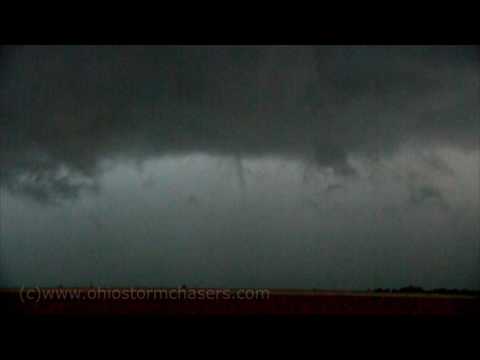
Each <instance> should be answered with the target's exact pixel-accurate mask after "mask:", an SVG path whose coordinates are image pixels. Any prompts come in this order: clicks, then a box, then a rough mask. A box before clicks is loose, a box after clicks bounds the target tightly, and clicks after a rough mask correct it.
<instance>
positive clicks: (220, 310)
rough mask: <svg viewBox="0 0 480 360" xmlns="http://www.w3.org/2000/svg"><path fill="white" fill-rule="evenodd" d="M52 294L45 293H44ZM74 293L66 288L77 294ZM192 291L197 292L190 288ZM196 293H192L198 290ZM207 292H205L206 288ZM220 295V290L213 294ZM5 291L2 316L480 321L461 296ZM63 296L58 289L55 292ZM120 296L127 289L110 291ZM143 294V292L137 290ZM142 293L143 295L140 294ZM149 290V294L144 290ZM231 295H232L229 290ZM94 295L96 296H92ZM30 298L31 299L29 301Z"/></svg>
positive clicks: (478, 311)
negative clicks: (50, 295) (52, 295)
mask: <svg viewBox="0 0 480 360" xmlns="http://www.w3.org/2000/svg"><path fill="white" fill-rule="evenodd" d="M44 290H46V291H50V290H53V289H42V291H44ZM72 290H73V289H62V291H67V292H68V291H72ZM188 290H189V291H192V290H193V289H188ZM198 290H199V289H195V290H193V291H198ZM204 290H205V289H204ZM210 290H212V291H220V290H218V289H210ZM26 291H28V290H25V289H22V290H20V289H3V290H0V302H1V311H2V313H3V314H6V315H12V316H18V315H20V316H25V315H27V316H28V315H33V316H35V315H62V316H63V315H73V316H77V315H81V316H85V315H107V316H109V315H134V316H138V315H161V316H164V315H166V316H170V315H320V316H352V315H353V316H364V315H365V316H417V317H418V316H440V317H463V318H475V319H477V318H479V319H480V298H478V297H473V296H459V295H433V294H384V293H368V292H346V291H345V292H343V291H303V290H269V291H268V292H269V293H268V296H265V295H263V296H258V297H257V299H252V300H246V299H243V300H239V299H232V298H229V299H226V298H221V297H220V298H216V299H198V298H197V299H185V298H183V299H176V300H174V299H158V298H157V299H152V298H150V299H144V300H138V299H135V300H134V299H131V298H128V299H122V298H116V299H112V298H110V299H106V298H105V297H103V298H100V297H99V296H96V298H95V299H92V298H94V297H95V296H92V297H91V298H87V296H86V294H87V293H88V291H92V289H75V291H76V292H77V293H78V294H82V295H81V296H79V297H78V298H75V299H73V300H72V299H59V298H56V299H45V298H43V299H41V298H40V297H41V296H38V297H37V295H38V292H39V291H40V290H38V289H37V290H35V289H33V290H31V291H30V293H28V294H27V293H26ZM56 291H58V289H57V290H56ZM109 291H117V293H119V292H120V291H122V289H115V290H114V289H109ZM135 291H138V290H135ZM140 291H142V290H140ZM144 291H146V290H144ZM226 291H230V290H226ZM92 294H93V293H92ZM27 295H28V296H27Z"/></svg>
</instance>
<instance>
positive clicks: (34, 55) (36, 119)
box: [0, 46, 480, 197]
mask: <svg viewBox="0 0 480 360" xmlns="http://www.w3.org/2000/svg"><path fill="white" fill-rule="evenodd" d="M479 53H480V51H479V48H478V47H473V46H472V47H107V46H105V47H103V46H102V47H99V46H96V47H89V46H71V47H64V46H60V47H23V48H13V49H6V51H4V55H3V59H2V60H3V61H2V64H3V65H2V68H1V73H0V79H1V82H0V91H1V93H0V94H1V97H0V99H1V104H0V105H1V107H0V108H1V114H0V116H1V126H2V129H3V131H2V133H3V134H4V136H3V139H2V140H3V142H2V146H3V149H2V153H3V154H4V155H3V156H2V159H1V161H2V167H3V168H4V169H7V171H6V173H5V172H4V173H3V174H2V177H3V182H5V181H7V182H9V183H12V182H15V181H17V180H18V178H19V174H23V173H25V172H32V171H34V172H35V174H34V175H32V176H33V177H35V178H39V179H40V178H41V179H42V180H38V181H37V183H41V182H42V181H44V182H46V183H48V184H49V185H48V186H49V187H50V188H49V189H46V190H45V191H44V193H48V192H49V191H58V192H59V193H63V194H69V193H71V192H72V191H75V186H74V185H72V184H69V183H68V181H67V180H66V179H63V180H62V179H55V178H54V177H53V178H52V175H51V174H52V172H55V171H57V170H58V167H59V166H61V165H64V166H67V167H68V168H69V169H71V170H72V171H75V172H78V173H81V174H83V175H86V176H92V175H93V174H94V173H95V171H96V166H97V164H98V161H99V159H101V158H104V157H108V156H117V155H135V154H137V155H138V154H142V155H141V156H151V155H153V154H169V153H178V152H187V153H188V152H193V151H203V152H210V153H222V154H237V155H239V156H260V155H265V154H276V155H279V156H283V157H296V158H301V159H304V160H307V161H310V162H313V163H315V164H316V165H318V166H320V167H322V166H330V167H333V168H334V169H335V170H336V171H337V172H338V173H340V174H344V175H350V174H352V173H353V169H352V168H351V167H350V166H349V165H348V164H347V162H346V159H347V156H348V154H350V153H362V154H365V155H367V156H378V154H383V153H389V152H391V151H393V150H395V149H396V148H398V146H399V145H400V144H402V143H403V142H405V141H418V142H421V143H425V142H432V143H448V144H451V145H454V146H460V147H463V148H472V147H473V148H474V147H475V146H477V143H478V142H477V136H478V133H479V122H478V113H479V110H478V109H479V102H478V86H479V76H480V66H479V61H480V60H479V56H480V55H479ZM33 169H35V170H33ZM17 182H18V181H17ZM12 186H13V185H12ZM15 186H17V187H18V186H19V185H18V184H17V185H15ZM25 191H31V192H32V191H33V193H35V191H36V190H34V189H32V188H31V186H30V187H29V186H27V185H26V186H25ZM37 196H40V197H41V196H45V194H40V193H37Z"/></svg>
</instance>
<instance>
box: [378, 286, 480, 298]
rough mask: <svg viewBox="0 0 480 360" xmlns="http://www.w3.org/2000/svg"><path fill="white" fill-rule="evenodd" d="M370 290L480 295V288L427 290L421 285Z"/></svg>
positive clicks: (379, 291)
mask: <svg viewBox="0 0 480 360" xmlns="http://www.w3.org/2000/svg"><path fill="white" fill-rule="evenodd" d="M369 291H373V292H376V293H405V294H419V293H421V294H441V295H470V296H480V291H479V290H471V289H445V288H438V289H431V290H425V289H423V288H422V287H420V286H413V285H409V286H405V287H402V288H399V289H389V288H386V289H384V288H377V289H374V290H371V289H369Z"/></svg>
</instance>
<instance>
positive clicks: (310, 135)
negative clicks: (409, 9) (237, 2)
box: [0, 46, 480, 289]
mask: <svg viewBox="0 0 480 360" xmlns="http://www.w3.org/2000/svg"><path fill="white" fill-rule="evenodd" d="M479 87H480V48H479V47H476V46H470V47H447V46H439V47H419V46H417V47H373V46H372V47H363V46H353V47H346V46H327V47H322V46H318V47H293V46H284V47H278V46H276V47H271V46H256V47H239V46H230V47H200V46H197V47H176V46H163V47H162V46H158V47H153V46H147V47H131V46H119V47H110V46H108V47H107V46H52V47H43V46H27V47H11V48H4V49H2V51H1V52H0V126H1V135H0V136H1V151H0V168H1V174H0V186H1V197H0V206H1V213H0V220H1V229H0V236H1V238H0V240H1V242H0V246H1V248H0V251H1V252H0V286H22V285H24V286H33V285H40V286H57V285H63V286H86V285H96V286H179V285H182V284H186V285H187V286H209V287H277V288H278V287H282V288H324V289H367V288H376V287H390V288H393V287H402V286H407V285H417V286H422V287H425V288H435V287H448V288H477V289H478V288H480V240H479V239H480V221H479V216H480V194H479V183H480V181H479V174H480V149H479V134H480V100H479V99H480V95H479Z"/></svg>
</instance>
